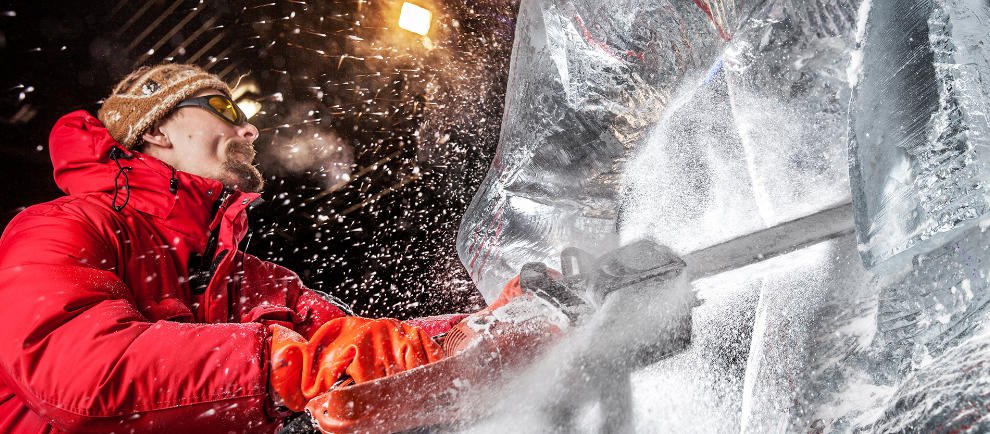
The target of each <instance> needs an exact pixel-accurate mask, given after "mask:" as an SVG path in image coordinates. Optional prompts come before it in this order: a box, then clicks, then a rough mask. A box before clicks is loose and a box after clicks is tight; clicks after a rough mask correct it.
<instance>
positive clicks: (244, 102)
mask: <svg viewBox="0 0 990 434" xmlns="http://www.w3.org/2000/svg"><path fill="white" fill-rule="evenodd" d="M237 107H240V109H241V111H242V112H244V116H246V117H247V118H248V119H251V118H252V117H253V116H254V115H256V114H258V112H260V111H261V103H260V102H258V101H255V100H253V99H250V98H242V99H240V100H239V101H237Z"/></svg>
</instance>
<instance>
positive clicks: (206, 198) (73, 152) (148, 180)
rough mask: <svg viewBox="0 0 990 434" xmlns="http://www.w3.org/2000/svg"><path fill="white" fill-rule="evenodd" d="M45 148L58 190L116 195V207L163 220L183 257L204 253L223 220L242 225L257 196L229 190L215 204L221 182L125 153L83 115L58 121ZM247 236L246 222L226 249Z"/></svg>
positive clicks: (230, 240) (65, 117)
mask: <svg viewBox="0 0 990 434" xmlns="http://www.w3.org/2000/svg"><path fill="white" fill-rule="evenodd" d="M49 144H50V146H49V150H50V153H51V157H52V164H53V166H54V167H55V181H56V183H57V184H58V186H59V188H61V189H62V190H63V191H65V192H66V193H67V194H85V193H90V192H106V193H109V194H114V193H116V195H115V201H114V205H116V206H120V205H121V204H123V205H124V206H123V207H124V208H132V209H134V210H136V211H139V212H141V213H144V214H148V215H152V216H154V217H157V218H158V219H161V220H162V222H163V224H164V226H165V228H166V229H168V230H169V231H170V232H172V234H171V235H173V236H172V237H170V238H172V239H169V240H168V241H169V242H170V244H171V245H172V246H174V247H176V248H179V247H180V246H182V245H183V244H185V247H187V249H182V250H186V251H187V252H202V251H203V250H204V249H205V246H206V241H207V238H208V236H209V233H210V231H211V230H214V229H216V228H217V227H219V225H220V224H221V223H222V222H223V221H224V219H227V220H241V219H244V220H246V216H243V214H244V210H245V209H246V208H247V207H248V206H249V205H250V204H251V203H253V202H255V201H256V200H257V199H258V197H259V196H260V195H258V194H257V193H244V192H240V191H231V194H229V195H227V197H226V198H225V200H224V201H223V203H218V200H219V199H220V197H221V194H222V193H223V192H224V187H223V185H222V184H221V183H220V182H219V181H216V180H213V179H208V178H204V177H202V176H197V175H193V174H190V173H186V172H182V171H177V170H174V169H173V168H172V167H171V166H169V165H167V164H165V163H164V162H162V161H161V160H158V159H157V158H154V157H151V156H149V155H145V154H142V153H140V152H136V151H128V150H125V149H124V148H123V147H122V146H121V145H120V144H118V143H117V142H116V141H114V140H113V138H112V137H111V136H110V134H109V133H108V132H107V130H106V128H104V127H103V125H102V124H101V123H100V121H99V120H98V119H96V118H95V117H93V116H92V115H90V114H89V113H87V112H85V111H76V112H72V113H69V114H68V115H65V116H63V117H62V118H61V119H59V121H58V122H57V123H56V124H55V127H54V128H52V134H51V137H50V140H49ZM112 149H117V150H118V151H116V152H117V155H118V156H119V158H116V159H114V158H111V153H110V151H111V150H112ZM115 160H116V161H115ZM118 164H119V165H118ZM173 180H174V181H173ZM173 187H175V188H173ZM125 202H126V203H125ZM246 232H247V225H246V222H244V223H243V224H236V225H235V228H234V230H233V231H232V232H230V233H229V235H231V236H232V237H233V239H228V240H227V241H226V242H227V244H231V243H233V244H236V243H237V242H239V241H240V239H241V238H243V236H244V234H245V233H246Z"/></svg>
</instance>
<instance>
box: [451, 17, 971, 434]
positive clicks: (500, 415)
mask: <svg viewBox="0 0 990 434" xmlns="http://www.w3.org/2000/svg"><path fill="white" fill-rule="evenodd" d="M988 29H990V5H988V4H987V3H986V2H985V1H982V0H942V1H907V0H905V1H882V2H881V1H876V0H873V1H871V0H865V1H859V0H811V1H800V2H799V1H787V0H767V1H755V0H754V1H746V0H738V1H735V0H698V1H694V2H691V1H683V2H674V1H664V0H626V1H608V2H601V1H598V0H523V1H522V2H521V5H520V12H519V16H518V25H517V30H516V39H515V46H514V49H513V58H512V66H511V71H510V77H509V84H508V93H507V96H506V105H505V107H506V108H505V114H504V117H503V124H502V132H501V139H500V143H499V149H498V151H497V156H496V159H495V161H494V162H493V164H492V168H491V170H490V172H489V174H488V177H487V178H486V180H485V182H484V185H483V186H482V188H481V189H480V190H479V192H478V194H477V195H476V196H475V198H474V201H473V202H472V205H471V207H470V209H469V210H468V212H467V214H466V215H465V217H464V220H463V222H462V225H461V231H460V235H459V238H458V253H459V255H460V257H461V260H462V262H463V263H464V264H465V266H466V267H467V268H468V270H469V271H470V272H471V275H472V278H473V279H474V281H475V283H476V284H477V285H478V287H479V288H480V289H481V291H482V292H483V294H484V295H485V297H486V299H488V300H492V299H494V298H495V296H497V295H498V291H499V290H500V289H501V287H502V285H504V283H505V282H506V281H507V280H508V279H509V278H511V277H512V276H514V275H515V274H516V273H518V271H519V268H520V267H521V266H522V265H523V264H525V263H527V262H532V261H539V262H544V263H546V264H547V265H549V266H551V267H557V266H559V263H558V262H557V256H558V255H559V253H560V251H561V249H563V248H564V247H568V246H577V247H582V248H584V249H586V250H589V251H592V252H594V253H603V252H605V251H607V250H609V249H611V248H613V247H615V246H617V245H624V244H626V243H629V242H632V241H634V240H637V239H641V238H649V239H653V240H655V241H656V242H658V243H660V244H665V245H668V246H670V247H671V248H672V249H673V250H674V251H675V252H677V253H678V254H681V255H690V253H692V252H697V251H699V250H701V249H705V248H707V247H710V246H713V245H717V244H719V243H724V242H732V240H736V239H739V237H742V236H745V235H747V234H753V233H759V232H760V231H764V230H766V229H768V228H773V227H776V226H778V225H781V224H783V223H785V222H793V221H800V220H801V219H802V218H803V217H806V216H809V215H813V214H815V213H818V212H820V211H823V210H829V209H841V208H842V207H848V208H845V209H851V211H849V212H848V214H849V215H847V216H846V218H847V219H848V220H850V221H852V220H853V219H854V220H855V229H856V230H855V234H850V233H847V232H842V233H838V232H837V233H835V234H833V235H832V236H830V237H827V239H823V240H821V241H820V242H817V243H815V244H813V245H810V246H807V247H803V248H799V249H797V250H795V251H792V252H790V253H787V254H784V255H781V256H776V257H773V258H770V259H766V260H761V261H757V262H755V263H751V264H749V265H746V266H743V267H741V268H736V269H733V270H730V271H727V272H723V273H720V274H716V275H713V276H707V277H704V278H701V279H698V280H695V281H693V282H690V284H691V285H692V286H693V288H694V290H695V292H696V295H697V298H698V299H699V301H700V305H698V306H697V307H695V308H694V309H693V322H692V335H691V336H692V342H691V345H690V346H689V347H688V348H687V349H685V350H684V351H682V352H679V353H677V354H675V355H673V356H670V357H668V358H666V359H664V360H661V361H659V362H656V363H653V364H650V365H648V366H645V367H638V366H637V367H635V369H631V370H632V374H631V376H630V378H631V379H632V381H631V383H630V384H631V386H630V390H628V395H629V396H631V400H632V406H631V408H632V410H631V413H630V414H629V415H628V420H625V421H624V422H623V423H621V424H619V425H618V426H616V425H614V420H611V419H609V411H608V410H607V408H609V403H608V402H605V400H604V399H602V400H598V401H596V400H595V399H587V397H585V398H584V399H581V400H576V399H575V397H574V396H573V395H571V394H568V393H562V392H561V391H562V390H566V388H567V387H569V386H570V385H569V384H562V382H565V381H574V378H575V377H566V376H561V375H557V374H553V372H556V371H553V370H552V369H550V368H548V366H549V367H563V368H561V369H564V370H565V371H567V370H570V371H571V372H574V371H575V370H576V372H579V373H583V374H584V377H581V376H578V377H577V378H584V379H583V380H581V381H588V382H592V383H593V382H594V381H596V380H595V378H594V377H595V376H596V375H600V373H599V372H597V371H594V370H589V371H582V369H583V368H582V367H583V366H585V363H586V362H587V361H588V360H596V359H595V358H605V359H608V360H609V362H610V363H614V364H619V365H621V364H622V363H625V362H626V361H627V360H628V359H631V356H630V355H629V354H627V353H623V352H622V351H616V352H615V353H609V352H608V351H607V349H609V348H620V347H621V345H619V344H617V342H618V341H616V339H615V338H616V337H615V336H607V335H602V334H598V333H596V332H595V329H594V327H592V326H585V328H579V329H578V330H577V331H576V332H577V336H579V338H572V339H566V340H564V341H563V342H562V343H561V344H560V347H559V348H554V349H553V350H552V351H550V353H549V355H548V356H547V357H546V358H544V359H543V360H541V361H540V362H539V363H537V364H536V365H535V366H534V368H533V369H532V370H531V371H529V372H524V373H521V374H520V375H519V376H518V378H517V380H516V381H514V382H512V384H508V385H503V387H500V388H498V390H497V391H493V392H492V394H491V396H490V397H489V398H490V399H489V404H490V405H491V408H492V410H491V415H490V417H489V418H487V419H485V420H483V421H480V422H478V423H476V424H474V425H471V426H469V427H464V428H465V430H466V431H468V432H506V431H510V430H511V431H515V432H552V431H557V432H601V431H623V430H626V431H635V432H644V433H652V432H765V431H769V432H791V431H814V432H852V431H855V432H889V431H931V430H958V431H961V432H965V431H971V432H979V431H986V430H987V429H990V422H987V420H988V419H990V418H988V417H987V416H988V414H990V412H988V411H987V410H986V409H987V408H990V398H988V396H990V389H988V388H987V384H986V377H987V375H986V371H987V369H986V367H985V366H984V365H985V364H986V363H985V356H986V355H987V354H990V334H988V331H987V330H986V329H985V326H984V325H983V324H985V323H986V320H987V318H986V316H987V305H988V303H990V289H988V287H990V266H988V264H990V252H988V249H990V234H988V233H987V232H985V229H986V228H987V227H988V226H990V224H988V223H987V220H986V219H985V218H984V213H985V209H986V202H987V194H986V191H985V188H986V187H985V186H986V185H987V183H986V181H985V179H988V178H987V175H990V173H987V168H988V167H987V163H988V161H987V157H986V156H985V153H986V152H987V143H986V140H987V135H986V130H987V125H988V122H987V116H988V115H987V113H988V111H987V110H986V105H987V104H990V102H988V101H990V99H988V98H987V96H988V93H990V92H988V87H987V86H988V85H990V55H988V52H987V50H988V49H990V47H987V44H988V43H990V41H988V40H987V39H988V38H990V37H988V34H990V31H988ZM849 204H851V206H850V205H849ZM850 225H851V223H850ZM689 265H690V264H689ZM880 265H884V266H880ZM684 284H688V282H684ZM663 297H664V296H663V292H662V291H659V292H658V295H657V299H656V301H655V302H657V303H659V302H661V301H662V300H663ZM648 304H649V302H648ZM643 312H647V313H643ZM598 315H599V317H598V318H596V319H595V320H594V321H592V324H604V323H608V322H609V321H618V322H622V321H626V322H629V323H631V324H630V325H629V326H630V327H634V328H639V329H643V330H659V328H658V327H659V326H658V324H660V323H661V322H662V319H663V317H664V315H663V311H662V309H661V310H659V311H656V310H649V309H647V310H645V311H641V310H640V309H636V308H630V311H628V312H615V311H612V312H602V313H599V314H598ZM602 348H604V349H605V350H602ZM592 349H595V350H594V351H592ZM589 354H594V355H595V356H594V357H592V358H591V359H589V358H588V357H589ZM628 363H633V362H632V361H631V360H628ZM560 409H566V411H563V412H561V411H560Z"/></svg>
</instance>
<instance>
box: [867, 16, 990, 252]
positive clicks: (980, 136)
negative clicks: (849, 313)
mask: <svg viewBox="0 0 990 434" xmlns="http://www.w3.org/2000/svg"><path fill="white" fill-rule="evenodd" d="M988 26H990V11H988V7H987V3H986V2H985V1H980V0H943V1H934V0H929V1H909V2H908V1H904V2H892V1H876V2H873V4H872V5H871V7H870V12H869V16H868V19H867V20H865V22H864V26H863V29H862V32H863V34H862V35H861V37H862V38H863V40H862V44H861V47H860V49H859V51H858V53H856V56H857V60H858V61H857V62H856V63H855V64H854V65H852V67H851V68H850V76H851V77H850V78H851V80H852V81H853V82H854V84H855V85H854V87H853V98H852V100H851V103H850V110H849V129H850V131H849V143H850V154H851V155H850V157H851V160H850V161H851V168H850V172H851V176H852V177H853V178H855V179H856V180H857V182H854V183H853V189H852V192H853V197H854V200H853V204H854V209H855V215H856V224H857V226H858V228H857V233H858V236H859V243H860V249H861V251H862V255H863V261H864V263H865V264H866V265H867V267H870V268H873V267H876V266H880V265H882V264H888V266H890V267H891V268H897V267H903V266H909V262H910V259H911V257H912V256H915V255H917V254H921V253H926V252H928V251H931V250H932V249H934V248H937V247H938V246H939V245H941V244H942V243H944V242H945V241H946V240H947V239H949V238H952V237H954V236H956V234H957V233H958V232H960V231H964V230H965V229H967V228H970V227H973V226H975V225H978V223H979V220H980V219H981V218H983V217H985V216H986V214H987V211H988V200H990V199H988V188H990V185H988V180H990V165H988V164H990V155H988V152H990V135H988V132H990V130H988V128H990V118H988V113H990V111H988V109H990V44H988V43H990V38H988V33H990V31H988Z"/></svg>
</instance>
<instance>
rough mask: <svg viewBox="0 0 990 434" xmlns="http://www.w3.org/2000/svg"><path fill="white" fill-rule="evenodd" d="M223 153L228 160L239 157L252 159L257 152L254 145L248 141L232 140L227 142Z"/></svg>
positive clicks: (245, 159)
mask: <svg viewBox="0 0 990 434" xmlns="http://www.w3.org/2000/svg"><path fill="white" fill-rule="evenodd" d="M225 154H226V157H227V159H228V160H230V159H234V158H237V157H240V159H242V160H243V161H254V157H255V156H256V155H257V154H258V152H257V151H255V149H254V145H253V144H251V143H250V142H245V141H242V140H232V141H230V142H229V143H227V150H226V152H225Z"/></svg>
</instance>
